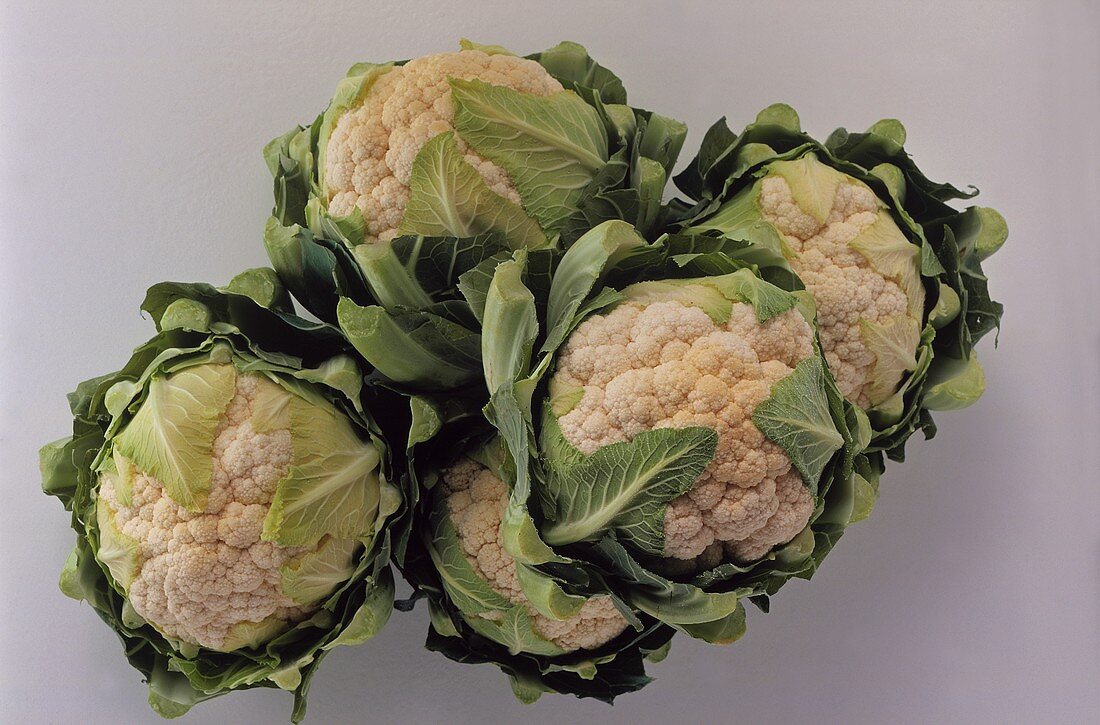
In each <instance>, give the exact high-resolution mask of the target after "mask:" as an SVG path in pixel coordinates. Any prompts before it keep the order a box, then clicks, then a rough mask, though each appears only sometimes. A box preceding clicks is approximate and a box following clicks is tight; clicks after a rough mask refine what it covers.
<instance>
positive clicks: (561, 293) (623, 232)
mask: <svg viewBox="0 0 1100 725" xmlns="http://www.w3.org/2000/svg"><path fill="white" fill-rule="evenodd" d="M645 248H646V242H645V240H644V239H643V238H642V237H641V235H640V234H638V232H637V230H636V229H634V227H632V226H631V225H630V224H627V223H626V222H623V221H615V220H612V221H607V222H604V223H603V224H600V225H599V226H597V227H595V228H594V229H592V230H591V231H590V232H588V233H586V234H585V235H584V236H582V237H581V238H580V239H578V240H577V241H576V242H574V243H573V246H571V247H570V248H569V250H568V251H566V253H565V254H564V255H562V259H561V262H560V263H559V264H558V268H557V270H556V271H555V273H554V279H553V281H552V282H551V285H550V297H549V299H548V302H547V312H546V320H547V323H546V324H547V330H548V332H547V336H546V343H545V344H544V345H543V347H542V349H543V351H544V352H552V351H553V350H556V349H557V347H558V345H560V344H561V343H562V341H563V340H564V339H565V336H566V335H567V334H568V333H569V330H570V329H572V327H573V324H574V322H575V321H576V320H577V318H578V315H577V310H578V309H579V308H580V306H581V304H582V303H583V302H584V301H585V300H586V299H587V298H588V296H589V294H591V292H592V289H593V287H595V285H596V283H597V282H598V281H599V280H600V279H601V278H602V277H603V276H604V273H605V272H606V271H607V269H608V268H609V267H611V266H613V265H615V264H616V263H618V262H620V261H622V260H623V259H625V258H626V257H629V256H631V255H632V254H634V253H637V252H639V251H641V250H643V249H645Z"/></svg>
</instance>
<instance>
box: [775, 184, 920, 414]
mask: <svg viewBox="0 0 1100 725" xmlns="http://www.w3.org/2000/svg"><path fill="white" fill-rule="evenodd" d="M760 210H761V213H762V214H763V216H764V218H765V219H767V220H768V221H769V222H771V223H772V224H773V225H775V227H776V228H777V229H778V230H779V231H780V233H782V234H783V237H784V239H785V240H786V242H787V244H788V246H789V247H790V248H791V251H793V252H794V253H795V255H796V256H795V257H794V258H792V259H791V260H790V264H791V268H792V269H793V270H794V271H795V273H797V274H798V276H799V277H801V278H802V281H803V282H804V283H805V285H806V289H807V290H808V291H809V292H810V294H812V295H813V297H814V301H815V302H816V304H817V314H818V326H819V327H818V329H819V332H820V335H821V348H822V352H823V353H824V354H825V359H826V361H827V362H828V363H829V369H830V371H832V373H833V377H834V378H835V379H836V383H837V387H838V388H840V392H841V393H842V394H843V395H844V397H845V398H847V399H848V400H850V401H852V403H853V404H855V405H857V406H859V407H860V408H863V409H867V408H870V407H871V406H873V405H875V404H877V403H879V402H882V401H881V400H878V399H872V396H871V394H870V389H871V387H872V385H873V383H872V375H873V373H874V368H875V362H876V356H875V353H874V352H872V351H871V350H869V349H868V348H867V345H866V344H865V343H864V340H863V337H862V335H861V334H860V321H861V320H862V321H865V322H871V323H877V324H885V323H887V322H888V321H890V320H892V319H896V318H898V317H904V316H906V315H907V314H908V313H909V310H910V307H911V306H916V307H918V308H919V307H920V306H921V305H923V303H924V291H923V288H921V287H920V286H919V285H915V286H914V291H913V293H914V294H915V295H916V296H917V299H916V300H910V299H909V298H908V297H907V296H906V292H905V289H903V288H902V286H901V285H900V284H899V280H896V279H890V278H887V277H884V276H883V275H881V274H879V273H878V272H876V271H875V270H874V269H873V268H872V267H871V264H870V262H869V261H868V260H867V258H866V257H865V256H864V255H863V254H861V253H860V252H858V251H856V250H855V249H853V248H851V247H850V246H849V244H850V243H851V242H852V241H854V240H855V239H856V238H857V237H859V235H860V233H861V232H863V231H864V230H865V229H867V228H868V227H870V226H871V225H872V224H874V223H876V222H877V221H879V219H880V215H885V214H887V212H886V211H885V210H884V209H882V208H881V204H880V203H879V200H878V197H876V196H875V194H874V192H873V191H871V189H870V188H868V187H867V186H865V185H863V184H861V183H859V182H857V181H856V180H854V179H851V178H850V177H844V179H843V180H842V181H841V182H840V183H839V184H838V185H837V187H836V193H835V195H834V197H833V201H832V209H831V210H830V212H829V215H828V218H827V219H826V220H825V221H824V223H821V222H818V220H817V219H815V218H814V217H813V216H811V215H809V214H807V213H806V212H805V211H803V209H802V208H801V207H799V205H798V203H797V201H796V200H795V198H794V196H793V194H792V192H791V187H790V184H789V183H788V182H787V179H785V178H783V177H782V176H780V175H778V174H774V175H770V176H766V177H764V179H762V180H761V182H760ZM890 223H891V224H892V223H893V222H892V221H891V222H890ZM899 235H900V232H899ZM915 264H916V263H915V261H914V262H913V265H914V269H913V273H914V274H917V270H916V268H915ZM918 322H919V321H918ZM904 372H905V371H904V370H901V369H899V370H896V371H894V373H893V374H892V375H891V376H890V379H888V380H886V379H884V380H882V381H880V382H879V384H878V386H876V387H880V388H882V389H883V390H894V389H896V388H897V385H898V384H899V383H900V382H901V379H902V376H903V375H904ZM880 397H881V396H880Z"/></svg>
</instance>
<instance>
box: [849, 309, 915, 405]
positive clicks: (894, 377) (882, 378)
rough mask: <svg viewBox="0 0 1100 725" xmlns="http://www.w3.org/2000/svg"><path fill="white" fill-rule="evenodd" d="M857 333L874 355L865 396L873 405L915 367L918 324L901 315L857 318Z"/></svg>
mask: <svg viewBox="0 0 1100 725" xmlns="http://www.w3.org/2000/svg"><path fill="white" fill-rule="evenodd" d="M859 334H860V337H861V338H862V339H863V344H864V345H866V347H867V350H868V351H870V352H872V353H874V355H875V365H874V367H873V368H871V379H870V381H869V382H870V386H869V387H868V389H867V397H868V398H869V399H870V401H871V405H876V404H878V403H881V402H882V401H884V400H886V399H887V398H889V397H890V396H891V395H893V393H894V391H895V390H896V389H897V386H898V382H899V381H900V380H901V377H902V375H904V374H905V372H907V371H910V370H914V369H915V368H916V367H917V347H918V346H919V345H920V323H919V322H917V321H916V320H914V319H912V318H911V317H906V316H904V315H899V316H897V317H891V318H890V319H888V320H886V321H885V322H882V323H879V322H869V321H867V320H860V321H859Z"/></svg>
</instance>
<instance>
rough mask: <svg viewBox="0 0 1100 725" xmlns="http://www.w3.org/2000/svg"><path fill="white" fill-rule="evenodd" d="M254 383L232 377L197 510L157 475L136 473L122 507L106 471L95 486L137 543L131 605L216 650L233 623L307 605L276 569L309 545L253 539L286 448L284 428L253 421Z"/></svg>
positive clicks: (164, 628) (295, 615) (288, 614)
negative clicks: (179, 500) (268, 428)
mask: <svg viewBox="0 0 1100 725" xmlns="http://www.w3.org/2000/svg"><path fill="white" fill-rule="evenodd" d="M262 382H266V381H262ZM260 384H262V383H261V380H260V379H259V378H258V377H257V376H255V375H251V374H240V375H238V376H237V379H236V390H235V392H234V396H233V399H232V400H231V401H230V403H229V406H228V408H227V410H226V412H225V416H224V417H223V419H222V420H221V422H220V423H219V426H218V430H217V435H216V437H215V439H214V453H213V463H214V473H213V480H212V484H211V488H210V493H209V496H208V497H207V502H206V506H205V508H204V509H203V510H202V511H201V512H192V511H188V510H187V509H186V508H184V507H182V506H179V505H178V504H176V503H175V502H174V501H173V500H172V499H171V498H169V496H168V494H167V493H166V492H165V490H164V487H163V485H162V484H161V483H160V481H158V480H157V479H156V478H154V477H153V476H150V475H147V474H145V473H142V472H140V471H135V472H134V475H133V479H132V495H131V497H130V499H129V505H124V504H123V503H122V502H121V501H120V500H119V494H118V491H117V489H116V485H115V479H114V477H112V476H103V477H102V479H101V485H100V489H99V496H100V498H101V499H102V500H103V501H104V502H105V503H106V504H107V506H108V507H109V510H110V511H111V512H112V516H113V523H114V524H115V526H116V527H117V529H118V530H119V531H120V532H121V533H122V534H124V535H126V536H128V537H130V538H131V539H133V540H135V541H137V542H138V544H139V545H140V548H141V551H140V556H139V569H138V572H137V575H136V576H135V578H134V580H133V581H132V582H131V583H130V588H129V592H128V598H129V600H130V604H131V605H132V606H133V607H134V610H135V611H136V612H137V613H138V614H140V615H141V616H142V617H144V618H145V619H146V620H147V621H148V622H150V623H152V624H153V625H154V626H156V628H157V629H159V630H160V631H161V632H163V633H164V634H165V635H167V636H169V637H172V638H175V639H178V640H181V641H184V642H190V643H192V644H197V645H200V646H203V647H209V648H211V649H222V646H223V644H224V643H225V642H226V640H227V638H228V637H229V636H230V634H231V630H232V628H233V627H234V626H236V625H240V624H249V623H257V622H263V621H265V620H267V621H268V622H271V621H282V622H286V623H292V622H295V621H298V620H300V619H302V618H304V617H305V616H306V615H308V614H309V613H310V612H311V611H312V610H313V609H315V607H302V606H299V605H298V604H297V603H296V602H294V601H293V600H292V599H290V598H289V597H287V596H285V595H284V594H283V593H282V591H281V588H280V585H281V580H280V574H279V568H280V567H282V566H283V565H285V564H287V563H288V562H290V561H292V560H293V559H294V558H295V557H297V556H299V555H301V554H303V553H305V552H306V551H307V549H305V548H297V547H282V546H278V545H275V544H272V543H270V542H266V541H261V540H260V534H261V533H262V531H263V525H264V518H265V517H266V516H267V512H268V509H269V508H270V505H271V499H272V497H273V496H274V494H275V488H276V484H277V483H278V482H279V480H280V479H281V478H282V477H283V476H285V475H286V473H287V470H288V468H289V467H290V463H291V455H292V449H291V438H290V432H289V431H288V430H276V431H272V432H267V433H258V432H256V431H255V430H253V428H252V423H251V420H250V418H251V414H252V402H253V399H254V398H255V396H256V393H257V387H258V385H260ZM267 384H271V383H267Z"/></svg>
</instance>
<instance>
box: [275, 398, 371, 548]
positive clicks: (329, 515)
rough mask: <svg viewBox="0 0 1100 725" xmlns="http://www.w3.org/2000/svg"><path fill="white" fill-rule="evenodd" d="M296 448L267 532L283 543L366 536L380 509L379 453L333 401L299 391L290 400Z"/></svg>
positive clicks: (305, 543) (309, 543)
mask: <svg viewBox="0 0 1100 725" xmlns="http://www.w3.org/2000/svg"><path fill="white" fill-rule="evenodd" d="M290 434H291V443H292V446H293V449H294V452H293V460H292V464H291V467H290V470H289V471H288V472H287V475H286V476H285V477H283V479H282V480H280V481H279V483H278V485H277V487H276V489H275V496H274V498H273V499H272V501H271V509H270V510H269V511H268V514H267V517H266V518H265V519H264V531H263V538H264V540H265V541H274V542H277V543H279V544H281V545H283V546H315V545H316V544H317V543H318V542H319V541H320V540H321V539H322V538H323V537H325V536H326V535H327V536H333V537H336V538H340V539H365V538H367V537H368V536H370V535H371V534H372V533H373V532H374V523H375V519H376V517H377V514H378V503H379V498H380V496H381V492H380V490H379V487H380V485H379V470H378V465H379V461H380V458H379V453H378V449H377V448H376V447H375V446H374V445H373V444H372V443H368V442H365V441H362V440H360V439H359V436H358V435H357V434H356V432H355V429H354V428H353V427H352V424H351V421H350V420H348V418H347V417H346V416H345V415H343V414H342V413H340V412H338V411H337V410H336V409H335V408H333V407H332V406H331V405H329V404H327V403H326V404H320V403H313V402H308V401H306V400H303V399H301V398H298V397H297V396H295V397H294V398H293V399H292V400H291V403H290Z"/></svg>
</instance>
